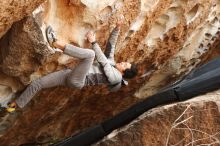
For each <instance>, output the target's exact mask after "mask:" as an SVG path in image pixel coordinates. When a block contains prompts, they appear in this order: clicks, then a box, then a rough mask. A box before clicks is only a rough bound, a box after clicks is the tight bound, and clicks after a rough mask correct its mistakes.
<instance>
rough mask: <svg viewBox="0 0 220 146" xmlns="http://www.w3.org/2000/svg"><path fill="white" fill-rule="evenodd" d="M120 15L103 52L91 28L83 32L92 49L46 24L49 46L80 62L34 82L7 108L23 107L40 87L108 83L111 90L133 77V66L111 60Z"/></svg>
mask: <svg viewBox="0 0 220 146" xmlns="http://www.w3.org/2000/svg"><path fill="white" fill-rule="evenodd" d="M123 18H124V17H121V18H120V19H118V21H117V24H116V27H115V28H114V29H113V31H112V33H111V35H110V37H109V41H108V43H107V48H106V51H105V55H104V53H103V52H102V50H101V48H100V47H99V45H98V43H97V42H96V38H95V34H94V33H93V32H92V31H89V32H88V33H87V35H86V37H87V39H88V41H89V42H90V43H91V44H92V50H91V49H83V48H79V47H76V46H74V45H71V44H67V43H65V42H64V41H61V40H58V39H57V38H56V35H55V33H54V31H53V29H52V28H51V27H50V26H49V27H48V28H47V29H46V36H47V40H48V42H49V44H50V46H51V47H52V48H58V49H60V50H62V51H63V53H64V54H67V55H70V56H72V57H75V58H79V59H81V62H80V63H79V64H78V65H77V66H76V67H75V68H73V69H64V70H60V71H57V72H54V73H50V74H48V75H46V76H44V77H41V78H39V79H37V80H35V81H33V82H32V83H31V84H30V85H29V86H28V87H27V88H26V89H25V91H24V92H23V93H22V94H21V95H20V97H18V98H17V99H16V100H15V101H13V102H11V103H9V105H8V108H7V111H8V112H13V111H14V110H15V109H16V107H19V108H23V107H24V106H25V105H26V104H27V103H28V102H29V101H30V100H31V99H32V98H33V96H34V95H35V94H36V93H37V92H38V91H39V90H41V89H45V88H50V87H55V86H68V87H73V88H79V89H81V88H83V87H84V86H92V85H99V84H107V85H108V86H109V90H110V91H112V92H113V91H117V90H118V89H120V87H121V85H127V81H125V80H124V78H125V79H131V78H133V77H135V76H136V74H137V68H136V65H135V64H131V63H129V62H121V63H115V61H114V51H115V45H116V42H117V38H118V35H119V31H120V27H121V25H122V23H123V21H124V19H123ZM95 57H96V60H95V61H94V58H95Z"/></svg>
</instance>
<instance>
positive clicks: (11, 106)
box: [6, 102, 17, 113]
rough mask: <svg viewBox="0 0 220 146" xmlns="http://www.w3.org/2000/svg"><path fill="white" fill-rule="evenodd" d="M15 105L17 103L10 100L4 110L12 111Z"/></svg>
mask: <svg viewBox="0 0 220 146" xmlns="http://www.w3.org/2000/svg"><path fill="white" fill-rule="evenodd" d="M16 107H17V104H16V103H15V102H11V103H9V104H8V108H6V111H7V112H9V113H12V112H14V111H15V109H16Z"/></svg>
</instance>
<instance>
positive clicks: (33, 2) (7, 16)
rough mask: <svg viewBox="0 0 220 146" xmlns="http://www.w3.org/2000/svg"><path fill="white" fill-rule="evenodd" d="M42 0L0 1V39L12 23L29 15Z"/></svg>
mask: <svg viewBox="0 0 220 146" xmlns="http://www.w3.org/2000/svg"><path fill="white" fill-rule="evenodd" d="M43 1H44V0H25V1H20V0H1V2H0V37H2V35H4V34H5V32H6V31H7V30H8V29H9V28H10V27H11V25H12V24H13V22H16V21H18V20H21V19H22V18H24V16H27V15H30V14H31V13H32V11H33V10H34V9H36V7H37V6H39V5H40V4H41V3H42V2H43Z"/></svg>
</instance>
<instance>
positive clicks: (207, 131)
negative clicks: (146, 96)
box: [93, 90, 220, 146]
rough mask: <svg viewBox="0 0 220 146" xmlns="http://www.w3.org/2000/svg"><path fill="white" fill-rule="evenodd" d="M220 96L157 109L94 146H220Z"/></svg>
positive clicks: (210, 94)
mask: <svg viewBox="0 0 220 146" xmlns="http://www.w3.org/2000/svg"><path fill="white" fill-rule="evenodd" d="M219 92H220V91H219V90H218V91H216V92H212V93H209V94H206V95H202V96H198V97H196V98H195V99H192V100H189V101H186V102H182V103H177V104H172V105H167V106H163V107H158V108H154V109H152V110H150V111H148V112H146V113H144V114H143V115H141V116H140V117H139V118H137V119H136V120H134V121H133V122H132V123H130V124H129V125H126V126H124V127H123V128H120V129H118V130H115V131H114V132H112V133H111V134H109V135H108V136H107V137H106V138H104V139H103V140H102V141H100V142H98V143H97V144H94V145H93V146H124V145H126V146H133V145H135V146H136V145H137V146H162V145H163V146H169V145H175V144H178V145H200V144H206V145H209V144H210V145H216V146H217V145H220V142H219V138H220V120H219V119H220V110H219V107H220V100H219Z"/></svg>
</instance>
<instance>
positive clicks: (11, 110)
mask: <svg viewBox="0 0 220 146" xmlns="http://www.w3.org/2000/svg"><path fill="white" fill-rule="evenodd" d="M6 111H7V112H9V113H12V112H14V111H15V108H13V107H8V108H7V109H6Z"/></svg>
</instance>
